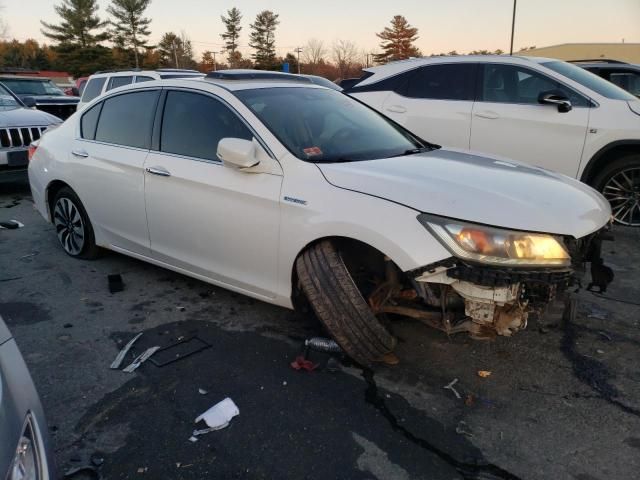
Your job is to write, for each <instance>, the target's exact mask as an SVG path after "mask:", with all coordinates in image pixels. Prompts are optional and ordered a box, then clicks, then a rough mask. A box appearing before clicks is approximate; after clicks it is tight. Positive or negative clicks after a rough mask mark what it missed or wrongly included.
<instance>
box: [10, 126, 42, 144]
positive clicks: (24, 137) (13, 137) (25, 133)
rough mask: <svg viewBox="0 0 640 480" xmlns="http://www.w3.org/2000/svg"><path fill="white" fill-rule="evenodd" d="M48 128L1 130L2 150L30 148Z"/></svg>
mask: <svg viewBox="0 0 640 480" xmlns="http://www.w3.org/2000/svg"><path fill="white" fill-rule="evenodd" d="M46 128H47V127H16V128H0V145H2V148H16V147H28V146H29V144H30V143H31V142H33V141H34V140H38V139H39V138H40V137H41V136H42V133H43V132H44V131H45V130H46Z"/></svg>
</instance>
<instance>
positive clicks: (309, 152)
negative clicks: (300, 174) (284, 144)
mask: <svg viewBox="0 0 640 480" xmlns="http://www.w3.org/2000/svg"><path fill="white" fill-rule="evenodd" d="M303 152H304V154H305V155H306V156H307V157H315V156H316V155H322V150H320V148H318V147H309V148H305V149H304V150H303Z"/></svg>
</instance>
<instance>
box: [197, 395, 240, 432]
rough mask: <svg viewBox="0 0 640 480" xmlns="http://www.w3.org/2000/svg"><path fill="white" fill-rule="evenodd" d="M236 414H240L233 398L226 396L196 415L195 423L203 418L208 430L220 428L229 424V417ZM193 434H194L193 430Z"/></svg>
mask: <svg viewBox="0 0 640 480" xmlns="http://www.w3.org/2000/svg"><path fill="white" fill-rule="evenodd" d="M236 415H240V410H239V409H238V407H237V406H236V404H235V403H233V400H231V399H230V398H229V397H227V398H225V399H224V400H222V401H221V402H218V403H216V404H215V405H214V406H213V407H211V408H210V409H209V410H207V411H206V412H204V413H203V414H202V415H200V416H198V417H197V418H196V420H195V423H198V422H199V421H201V420H204V422H205V423H206V424H207V426H208V427H209V429H207V430H208V431H213V430H220V429H222V428H225V427H226V426H227V425H229V422H231V419H232V418H233V417H235V416H236ZM204 433H208V432H204ZM201 434H202V433H201ZM194 436H196V435H195V432H194Z"/></svg>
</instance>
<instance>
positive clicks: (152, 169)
mask: <svg viewBox="0 0 640 480" xmlns="http://www.w3.org/2000/svg"><path fill="white" fill-rule="evenodd" d="M145 170H146V171H147V172H149V173H152V174H154V175H160V176H161V177H170V176H171V174H170V173H169V171H168V170H167V169H166V168H164V167H147V168H145Z"/></svg>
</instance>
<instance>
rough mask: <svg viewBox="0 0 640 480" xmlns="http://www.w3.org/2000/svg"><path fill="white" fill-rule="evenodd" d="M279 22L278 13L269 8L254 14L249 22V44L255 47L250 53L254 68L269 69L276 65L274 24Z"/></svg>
mask: <svg viewBox="0 0 640 480" xmlns="http://www.w3.org/2000/svg"><path fill="white" fill-rule="evenodd" d="M279 23H280V21H279V20H278V15H277V14H275V13H273V12H272V11H270V10H264V11H262V12H260V13H259V14H258V15H257V16H256V20H255V22H253V23H252V24H251V35H250V37H249V39H250V41H249V46H250V47H251V48H253V49H255V51H256V52H255V53H254V54H253V55H252V56H253V59H254V60H255V64H256V68H259V69H263V70H269V69H273V68H274V67H275V66H276V65H275V63H276V48H275V45H276V39H275V32H276V26H277V25H278V24H279Z"/></svg>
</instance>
